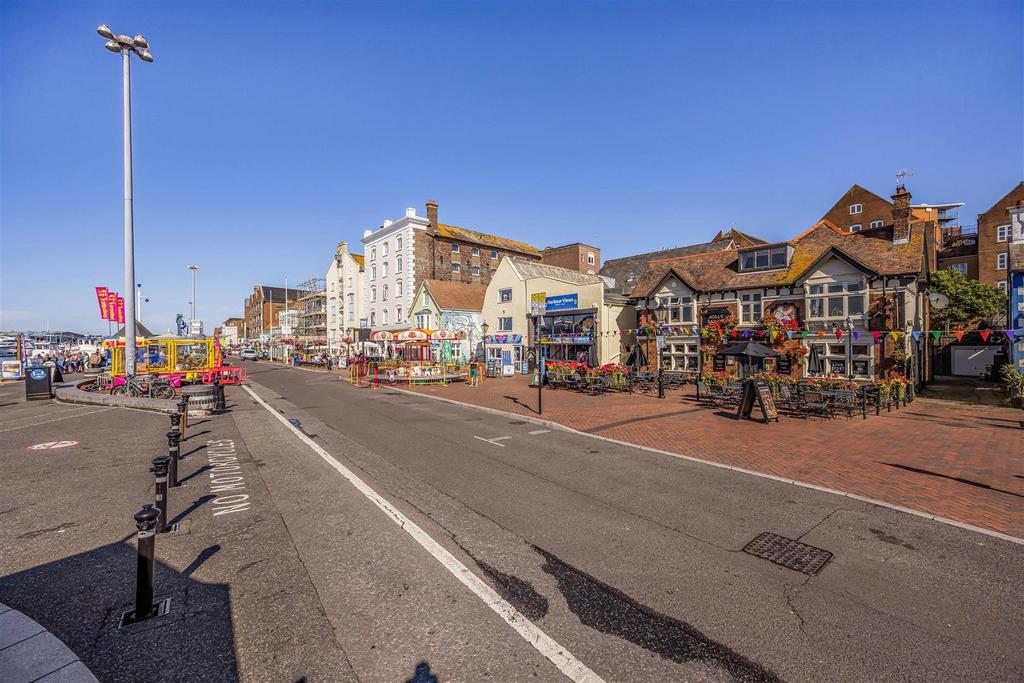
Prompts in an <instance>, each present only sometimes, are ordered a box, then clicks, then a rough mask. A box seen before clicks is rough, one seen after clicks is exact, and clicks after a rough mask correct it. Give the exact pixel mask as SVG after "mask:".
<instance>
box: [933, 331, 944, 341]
mask: <svg viewBox="0 0 1024 683" xmlns="http://www.w3.org/2000/svg"><path fill="white" fill-rule="evenodd" d="M932 338H933V339H934V340H935V341H939V340H940V339H942V330H932Z"/></svg>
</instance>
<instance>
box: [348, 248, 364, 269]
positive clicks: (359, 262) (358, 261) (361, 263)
mask: <svg viewBox="0 0 1024 683" xmlns="http://www.w3.org/2000/svg"><path fill="white" fill-rule="evenodd" d="M349 256H351V257H352V260H353V261H355V262H356V265H358V266H359V270H363V269H364V268H366V257H364V256H363V255H362V254H353V253H352V252H349Z"/></svg>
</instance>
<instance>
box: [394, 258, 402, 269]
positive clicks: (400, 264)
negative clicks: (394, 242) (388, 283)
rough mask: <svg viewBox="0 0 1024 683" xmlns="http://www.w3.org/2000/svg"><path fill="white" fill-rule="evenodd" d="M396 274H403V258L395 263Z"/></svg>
mask: <svg viewBox="0 0 1024 683" xmlns="http://www.w3.org/2000/svg"><path fill="white" fill-rule="evenodd" d="M395 272H396V273H401V272H402V257H401V256H399V257H398V261H397V262H396V263H395Z"/></svg>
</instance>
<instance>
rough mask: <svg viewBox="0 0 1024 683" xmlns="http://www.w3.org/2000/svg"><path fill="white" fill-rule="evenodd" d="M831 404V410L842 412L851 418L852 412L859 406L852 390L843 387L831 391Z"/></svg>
mask: <svg viewBox="0 0 1024 683" xmlns="http://www.w3.org/2000/svg"><path fill="white" fill-rule="evenodd" d="M832 406H833V412H835V411H840V412H842V413H844V414H845V415H846V417H847V418H852V417H853V413H854V412H855V411H856V410H857V409H858V407H859V404H858V401H857V395H856V394H855V393H854V392H852V391H849V390H845V389H844V390H839V391H835V392H833V400H832Z"/></svg>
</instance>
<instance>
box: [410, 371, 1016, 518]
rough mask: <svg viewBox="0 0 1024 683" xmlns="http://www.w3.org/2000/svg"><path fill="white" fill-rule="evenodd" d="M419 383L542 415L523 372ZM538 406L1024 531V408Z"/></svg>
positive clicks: (554, 399)
mask: <svg viewBox="0 0 1024 683" xmlns="http://www.w3.org/2000/svg"><path fill="white" fill-rule="evenodd" d="M414 390H415V391H417V392H421V393H426V394H431V395H436V396H444V397H446V398H450V399H453V400H458V401H463V402H466V403H471V404H475V405H480V406H486V407H489V408H496V409H499V410H504V411H507V412H509V413H515V414H518V415H533V416H536V412H535V408H536V405H537V390H536V389H535V388H533V389H531V388H530V387H529V386H528V378H527V377H525V376H517V377H514V378H503V379H490V380H487V381H486V382H484V383H483V384H482V385H481V386H480V387H478V388H472V387H469V386H468V385H466V384H453V385H450V386H424V387H414ZM755 414H756V410H755ZM543 417H544V418H545V419H547V420H552V421H554V422H558V423H559V424H563V425H565V426H567V427H571V428H573V429H577V430H580V431H584V432H589V433H592V434H600V435H602V436H607V437H611V438H615V439H619V440H622V441H627V442H630V443H635V444H639V445H643V446H648V447H653V448H659V449H662V450H665V451H670V452H673V453H680V454H683V455H689V456H693V457H698V458H702V459H705V460H711V461H714V462H720V463H724V464H728V465H733V466H736V467H743V468H746V469H751V470H756V471H758V472H764V473H767V474H773V475H776V476H780V477H786V478H790V479H796V480H798V481H802V482H805V483H808V484H814V485H817V486H824V487H827V488H832V489H837V490H841V491H845V492H848V493H853V494H857V495H861V496H866V497H869V498H874V499H877V500H882V501H885V502H888V503H892V504H894V505H900V506H903V507H907V508H912V509H915V510H920V511H923V512H927V513H929V514H933V515H937V516H940V517H946V518H949V519H953V520H956V521H959V522H964V523H967V524H973V525H975V526H979V527H984V528H987V529H992V530H994V531H999V532H1001V533H1005V534H1010V535H1012V536H1016V537H1024V411H1018V410H1011V409H1006V408H997V407H990V406H977V405H962V404H957V403H952V402H947V401H937V400H931V399H918V400H917V401H915V402H914V403H912V404H911V405H909V406H908V407H905V408H903V409H902V410H899V411H896V410H893V411H892V412H891V413H886V412H883V413H882V415H881V416H877V417H876V416H875V415H874V414H870V415H869V417H868V419H867V420H863V419H861V417H860V416H857V417H855V418H854V419H852V420H848V419H846V418H845V417H840V418H839V419H837V420H834V421H823V420H820V419H817V418H812V419H810V420H804V419H801V418H794V417H786V416H785V415H783V416H782V417H781V418H780V420H779V422H778V423H772V424H769V425H765V424H762V423H761V422H758V421H753V420H744V421H737V420H736V419H735V417H734V415H733V414H731V413H726V412H721V411H716V410H713V409H709V408H705V407H702V406H701V405H699V404H698V403H697V402H696V400H695V397H694V395H693V389H692V387H688V388H687V389H686V390H683V391H673V392H669V393H668V396H667V398H666V399H664V400H659V399H658V398H656V397H654V396H647V395H638V394H633V395H630V394H606V395H603V396H585V395H582V394H579V393H576V392H572V391H566V390H558V391H556V390H545V391H544V414H543Z"/></svg>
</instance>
